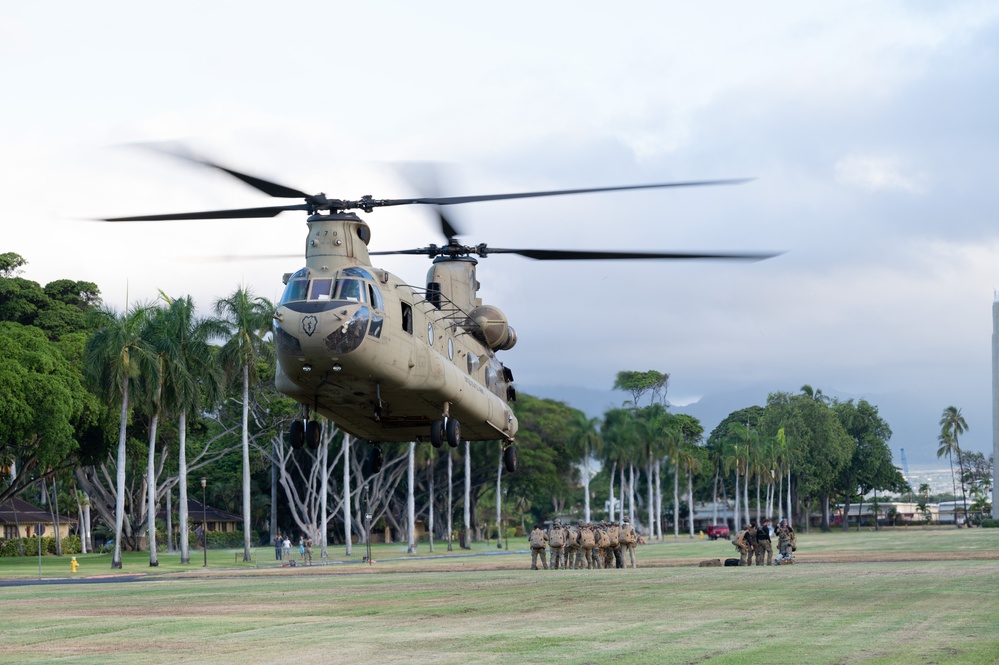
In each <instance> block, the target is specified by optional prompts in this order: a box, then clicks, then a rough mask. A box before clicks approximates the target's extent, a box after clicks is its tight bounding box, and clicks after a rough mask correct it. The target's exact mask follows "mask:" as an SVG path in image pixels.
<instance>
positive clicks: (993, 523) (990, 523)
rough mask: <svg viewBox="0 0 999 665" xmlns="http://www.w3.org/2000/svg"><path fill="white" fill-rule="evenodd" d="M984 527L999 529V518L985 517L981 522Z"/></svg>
mask: <svg viewBox="0 0 999 665" xmlns="http://www.w3.org/2000/svg"><path fill="white" fill-rule="evenodd" d="M981 526H982V528H983V529H999V520H993V519H988V518H986V519H983V520H982V524H981Z"/></svg>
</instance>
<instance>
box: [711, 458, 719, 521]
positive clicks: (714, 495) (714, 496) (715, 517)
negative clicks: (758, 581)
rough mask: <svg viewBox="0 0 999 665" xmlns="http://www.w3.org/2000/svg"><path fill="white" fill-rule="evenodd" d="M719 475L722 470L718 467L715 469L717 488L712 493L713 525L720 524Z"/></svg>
mask: <svg viewBox="0 0 999 665" xmlns="http://www.w3.org/2000/svg"><path fill="white" fill-rule="evenodd" d="M719 473H720V470H719V468H718V467H717V466H716V467H715V486H714V490H713V491H712V492H711V502H712V504H713V505H714V508H713V512H712V515H711V523H712V524H718V476H719Z"/></svg>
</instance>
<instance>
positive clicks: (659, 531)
mask: <svg viewBox="0 0 999 665" xmlns="http://www.w3.org/2000/svg"><path fill="white" fill-rule="evenodd" d="M662 466H663V464H662V460H659V461H658V462H656V523H655V525H654V526H655V532H654V533H655V535H656V537H657V538H658V539H659V540H662V539H663V485H662Z"/></svg>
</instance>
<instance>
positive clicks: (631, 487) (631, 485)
mask: <svg viewBox="0 0 999 665" xmlns="http://www.w3.org/2000/svg"><path fill="white" fill-rule="evenodd" d="M628 518H629V519H630V520H631V523H632V524H634V523H635V465H634V464H629V465H628Z"/></svg>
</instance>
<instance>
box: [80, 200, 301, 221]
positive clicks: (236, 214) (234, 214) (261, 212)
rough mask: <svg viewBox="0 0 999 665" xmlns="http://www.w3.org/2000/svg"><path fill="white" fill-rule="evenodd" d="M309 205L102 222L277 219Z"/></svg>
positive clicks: (214, 211) (146, 216)
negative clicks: (287, 211)
mask: <svg viewBox="0 0 999 665" xmlns="http://www.w3.org/2000/svg"><path fill="white" fill-rule="evenodd" d="M308 209H309V206H307V205H304V204H302V205H293V206H268V207H265V208H237V209H234V210H206V211H203V212H177V213H169V214H166V215H137V216H134V217H109V218H106V219H102V220H100V221H102V222H163V221H171V220H182V219H249V218H252V217H276V216H277V215H279V214H281V213H282V212H285V211H286V210H308Z"/></svg>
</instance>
